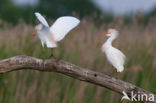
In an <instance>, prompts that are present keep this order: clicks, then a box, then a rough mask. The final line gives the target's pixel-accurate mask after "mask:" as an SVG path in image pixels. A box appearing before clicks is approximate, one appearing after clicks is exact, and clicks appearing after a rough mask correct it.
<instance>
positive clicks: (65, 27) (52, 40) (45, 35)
mask: <svg viewBox="0 0 156 103" xmlns="http://www.w3.org/2000/svg"><path fill="white" fill-rule="evenodd" d="M35 15H36V17H37V19H38V20H39V21H40V22H41V24H39V25H37V26H36V28H35V29H36V30H37V34H38V37H39V39H40V40H41V43H42V46H44V45H45V44H46V46H47V47H48V48H55V47H57V42H58V41H61V40H62V39H63V38H64V37H65V36H66V35H67V33H68V32H69V31H71V30H72V29H73V28H75V27H76V26H77V25H78V24H79V23H80V20H78V19H77V18H75V17H71V16H64V17H60V18H58V19H57V20H56V21H55V22H54V24H53V25H52V26H51V27H49V25H48V23H47V21H46V20H45V18H44V17H43V16H42V15H41V14H40V13H35Z"/></svg>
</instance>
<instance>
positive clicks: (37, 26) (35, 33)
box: [33, 24, 42, 36]
mask: <svg viewBox="0 0 156 103" xmlns="http://www.w3.org/2000/svg"><path fill="white" fill-rule="evenodd" d="M41 29H42V24H38V25H36V26H35V31H34V32H33V36H36V35H37V32H38V31H40V30H41Z"/></svg>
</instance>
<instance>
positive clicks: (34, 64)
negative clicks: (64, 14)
mask: <svg viewBox="0 0 156 103" xmlns="http://www.w3.org/2000/svg"><path fill="white" fill-rule="evenodd" d="M23 69H30V70H38V71H46V72H58V73H62V74H64V75H67V76H70V77H73V78H75V79H78V80H81V81H86V82H90V83H92V84H96V85H99V86H102V87H105V88H108V89H110V90H112V91H114V92H117V93H120V94H122V92H123V91H125V92H126V93H127V94H128V96H129V97H131V93H132V91H133V93H136V94H138V93H139V94H138V95H140V94H147V95H150V94H152V93H150V92H148V91H145V90H143V89H141V88H139V87H137V86H135V85H133V84H131V83H128V82H124V81H122V80H119V79H115V78H113V77H110V76H108V75H105V74H102V73H99V72H94V71H92V70H88V69H85V68H82V67H79V66H76V65H74V64H71V63H68V62H66V61H63V60H60V61H57V60H55V59H46V60H45V59H39V58H35V57H29V56H25V55H18V56H15V57H11V58H8V59H4V60H0V73H6V72H11V71H15V70H23ZM152 95H154V101H153V102H151V101H146V100H145V98H144V101H143V103H156V95H155V94H152ZM137 97H138V96H136V98H137Z"/></svg>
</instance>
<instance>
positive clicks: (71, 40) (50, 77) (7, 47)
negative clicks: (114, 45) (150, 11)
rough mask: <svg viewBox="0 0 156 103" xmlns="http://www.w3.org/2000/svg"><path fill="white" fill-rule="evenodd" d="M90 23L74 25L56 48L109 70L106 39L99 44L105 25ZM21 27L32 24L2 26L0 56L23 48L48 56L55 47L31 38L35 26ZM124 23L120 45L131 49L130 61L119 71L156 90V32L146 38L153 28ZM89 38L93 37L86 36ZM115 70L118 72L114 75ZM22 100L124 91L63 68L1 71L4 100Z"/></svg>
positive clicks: (31, 102) (88, 97)
mask: <svg viewBox="0 0 156 103" xmlns="http://www.w3.org/2000/svg"><path fill="white" fill-rule="evenodd" d="M91 24H92V23H91ZM91 24H90V25H91ZM85 25H89V24H85ZM90 25H89V26H84V24H83V23H82V25H80V29H74V31H73V32H71V33H69V35H68V36H67V37H66V38H65V40H63V41H61V43H59V47H58V48H57V49H56V54H57V55H56V57H57V58H62V59H64V60H66V61H69V62H71V63H73V64H76V65H78V66H82V67H85V68H88V69H92V70H94V71H97V72H102V73H105V74H108V75H110V74H111V73H112V71H113V70H114V68H112V67H111V65H110V64H108V62H107V61H106V58H105V57H104V54H103V53H101V50H100V48H101V45H102V44H101V43H100V45H99V41H102V43H103V42H104V41H103V40H101V39H102V38H103V34H101V33H102V32H104V31H103V29H102V30H101V29H100V28H98V29H97V28H95V27H92V26H91V27H90ZM83 26H84V27H83ZM21 28H27V25H24V26H23V25H22V24H19V26H18V27H15V28H8V29H6V28H5V29H3V32H2V31H0V34H1V38H3V39H2V40H1V41H0V42H1V43H0V59H4V58H8V57H11V56H15V55H17V54H19V53H20V54H21V53H22V54H26V55H30V56H34V57H40V58H48V56H49V55H50V53H51V50H49V49H47V48H42V47H41V44H40V41H39V40H38V39H37V40H34V39H32V37H31V32H30V31H23V29H21ZM120 28H122V31H124V35H120V37H122V36H124V37H123V38H122V39H121V38H118V39H120V40H119V41H121V42H120V43H119V45H120V47H119V48H120V49H121V50H122V51H123V52H124V53H125V54H126V56H127V61H126V65H125V70H124V72H123V73H120V74H118V78H119V79H121V80H124V81H127V82H130V83H132V84H134V85H137V86H139V87H140V88H143V89H145V90H148V91H151V92H153V93H156V76H155V73H156V61H155V58H156V57H155V51H156V41H155V39H154V38H155V35H150V37H151V38H146V32H147V31H148V30H149V28H146V29H144V28H142V29H140V28H139V27H138V28H137V29H136V28H134V25H131V26H130V27H127V28H128V29H127V28H123V27H122V26H121V27H120ZM12 29H13V30H12ZM8 30H9V31H10V32H8ZM24 30H25V29H24ZM28 30H30V28H29V29H28ZM88 30H89V31H88ZM144 30H147V31H144ZM151 30H152V31H154V30H155V28H150V30H149V31H148V32H150V31H151ZM4 31H5V32H4ZM13 31H14V32H13ZM87 32H89V34H90V35H92V34H93V35H92V36H93V37H92V38H93V39H90V35H86V33H87ZM93 32H94V33H93ZM129 32H130V33H131V34H135V33H136V32H137V34H136V35H132V36H130V35H128V34H129ZM140 32H142V35H141V38H138V39H137V40H136V41H135V40H134V38H135V39H136V38H137V36H138V35H139V34H140ZM155 32H156V31H155ZM8 33H9V34H8ZM100 34H101V35H100ZM2 35H3V36H2ZM97 35H98V36H97ZM6 37H7V38H6ZM79 37H81V38H79ZM86 38H87V39H86ZM89 40H91V42H87V41H89ZM128 41H130V43H128ZM97 45H98V46H97ZM115 75H116V74H115V72H114V73H112V75H111V76H115ZM21 102H25V103H52V102H55V103H120V102H121V95H119V94H117V93H114V92H112V91H110V90H108V89H106V88H102V87H100V86H96V85H93V84H90V83H85V82H81V81H79V80H75V79H73V78H70V77H68V76H65V75H62V74H59V73H52V72H51V73H50V72H38V71H31V70H21V71H14V72H10V73H5V74H0V103H21ZM132 103H133V102H132ZM134 103H135V102H134Z"/></svg>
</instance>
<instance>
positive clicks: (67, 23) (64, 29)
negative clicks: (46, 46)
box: [50, 16, 80, 41]
mask: <svg viewBox="0 0 156 103" xmlns="http://www.w3.org/2000/svg"><path fill="white" fill-rule="evenodd" d="M79 22H80V20H78V19H77V18H75V17H71V16H64V17H60V18H58V19H57V20H56V21H55V23H54V24H53V25H52V26H51V27H50V31H51V32H52V33H53V35H54V38H55V41H60V40H62V39H63V38H64V37H65V36H66V34H67V33H68V32H69V31H70V30H72V29H73V28H75V27H76V26H77V25H78V24H79Z"/></svg>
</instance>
